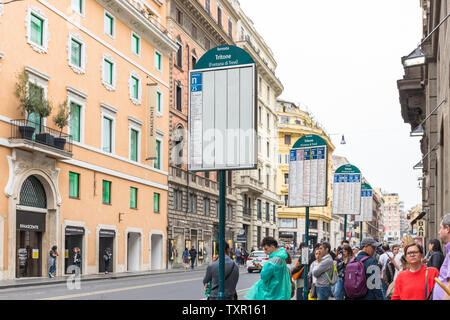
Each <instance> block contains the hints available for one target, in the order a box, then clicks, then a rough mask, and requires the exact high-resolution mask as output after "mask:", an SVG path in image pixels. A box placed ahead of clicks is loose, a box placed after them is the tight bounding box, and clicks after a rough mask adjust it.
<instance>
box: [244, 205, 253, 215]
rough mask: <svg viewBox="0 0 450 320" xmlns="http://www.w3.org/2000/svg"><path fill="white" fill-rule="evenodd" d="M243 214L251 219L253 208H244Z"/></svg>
mask: <svg viewBox="0 0 450 320" xmlns="http://www.w3.org/2000/svg"><path fill="white" fill-rule="evenodd" d="M243 214H244V216H248V217H251V216H252V208H245V207H244V210H243Z"/></svg>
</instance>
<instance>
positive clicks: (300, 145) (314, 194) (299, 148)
mask: <svg viewBox="0 0 450 320" xmlns="http://www.w3.org/2000/svg"><path fill="white" fill-rule="evenodd" d="M327 154H328V152H327V143H326V141H325V140H324V139H322V138H321V137H319V136H318V135H315V134H309V135H305V136H303V137H301V138H300V139H299V140H298V141H297V142H296V143H295V144H294V146H293V148H292V150H290V157H289V196H288V199H289V207H324V206H326V205H327V176H328V175H327V167H328V166H327Z"/></svg>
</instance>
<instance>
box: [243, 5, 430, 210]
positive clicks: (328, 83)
mask: <svg viewBox="0 0 450 320" xmlns="http://www.w3.org/2000/svg"><path fill="white" fill-rule="evenodd" d="M239 1H240V3H241V7H242V8H243V10H244V12H245V13H246V14H247V15H248V16H249V17H250V18H251V19H252V21H253V22H254V24H255V28H256V30H257V31H258V32H259V33H260V34H261V35H262V37H263V38H264V40H265V42H266V43H267V44H268V45H269V47H270V48H271V49H272V51H273V53H274V56H275V59H276V61H277V63H278V67H277V69H276V74H277V76H278V77H279V78H280V80H281V82H282V83H283V85H284V92H283V93H282V95H281V96H280V98H283V99H286V100H290V101H294V102H300V103H302V104H305V105H307V106H308V107H309V109H310V110H311V111H312V114H313V115H314V117H315V118H316V120H317V121H319V122H320V123H321V124H322V125H323V127H324V128H325V130H326V131H327V132H328V133H330V134H334V133H338V134H342V133H343V134H344V135H345V140H346V141H347V144H346V145H341V144H340V140H341V135H332V136H331V138H332V141H333V143H334V145H335V146H336V150H335V152H334V154H336V155H340V156H345V157H346V158H347V159H348V160H349V161H350V163H351V164H353V165H355V166H357V167H358V168H359V169H360V170H361V172H362V174H363V175H364V176H365V177H366V178H367V179H368V181H369V183H370V184H371V185H372V187H374V188H382V189H383V190H384V191H387V192H391V193H399V195H400V198H401V200H402V201H404V202H405V209H410V208H411V207H412V206H414V205H416V204H417V203H420V202H421V193H420V189H419V188H418V183H419V182H418V180H417V178H418V177H419V176H421V170H413V169H412V167H413V166H414V165H415V164H416V163H417V162H419V161H420V159H421V158H422V156H421V153H420V148H419V142H420V138H417V137H416V138H412V137H410V136H409V133H410V131H411V127H410V125H409V124H406V123H404V121H403V119H402V117H401V111H400V102H399V93H398V89H397V80H398V79H401V78H402V77H403V68H402V65H401V57H402V56H405V55H407V54H409V53H410V52H411V51H412V50H413V49H414V48H415V47H416V46H417V45H418V44H419V42H420V40H421V37H422V30H421V24H422V18H421V9H420V6H419V0H377V1H373V0H340V1H337V0H321V1H314V0H280V1H273V0H239Z"/></svg>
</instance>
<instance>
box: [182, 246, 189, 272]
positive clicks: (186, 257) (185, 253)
mask: <svg viewBox="0 0 450 320" xmlns="http://www.w3.org/2000/svg"><path fill="white" fill-rule="evenodd" d="M181 257H182V259H183V264H184V270H187V268H189V250H188V248H184V251H183V253H182V256H181Z"/></svg>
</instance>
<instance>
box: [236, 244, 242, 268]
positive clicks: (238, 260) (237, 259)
mask: <svg viewBox="0 0 450 320" xmlns="http://www.w3.org/2000/svg"><path fill="white" fill-rule="evenodd" d="M236 264H237V265H238V266H239V265H240V264H241V249H239V247H238V248H237V249H236Z"/></svg>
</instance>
